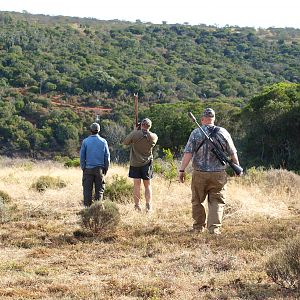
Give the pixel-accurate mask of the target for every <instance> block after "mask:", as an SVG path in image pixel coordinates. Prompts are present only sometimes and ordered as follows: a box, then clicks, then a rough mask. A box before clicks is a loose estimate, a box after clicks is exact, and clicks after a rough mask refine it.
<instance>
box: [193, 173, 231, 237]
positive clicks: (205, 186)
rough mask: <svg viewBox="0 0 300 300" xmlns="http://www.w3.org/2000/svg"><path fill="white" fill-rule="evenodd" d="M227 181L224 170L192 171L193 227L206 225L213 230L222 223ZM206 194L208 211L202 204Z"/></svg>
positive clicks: (199, 227)
mask: <svg viewBox="0 0 300 300" xmlns="http://www.w3.org/2000/svg"><path fill="white" fill-rule="evenodd" d="M226 183H227V174H226V172H225V171H224V172H202V171H197V170H194V171H193V177H192V184H191V188H192V216H193V219H194V224H193V228H195V229H199V230H201V229H203V228H205V226H206V222H207V228H208V230H209V231H213V230H214V229H216V228H219V227H220V226H221V225H222V218H223V211H224V205H225V191H226ZM206 196H207V203H208V211H207V214H206V209H205V206H204V201H205V199H206Z"/></svg>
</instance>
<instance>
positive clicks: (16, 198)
mask: <svg viewBox="0 0 300 300" xmlns="http://www.w3.org/2000/svg"><path fill="white" fill-rule="evenodd" d="M276 172H277V171H276V170H271V171H269V172H267V175H266V176H267V182H268V184H267V183H266V182H264V183H263V181H262V180H259V181H255V180H253V179H251V178H247V177H244V178H241V179H238V178H236V179H232V180H231V181H230V183H229V186H228V196H229V197H228V205H227V208H226V216H225V219H224V234H223V235H221V236H211V235H209V234H208V233H203V234H198V235H197V234H191V233H188V232H187V229H188V228H189V227H190V226H191V224H192V220H191V205H190V198H191V192H190V186H189V183H187V184H179V183H172V184H171V186H169V182H167V181H165V180H164V179H162V178H159V177H156V178H155V179H154V180H153V194H154V207H155V211H154V213H153V214H151V215H148V214H146V213H137V212H135V211H134V210H133V205H132V204H123V205H121V204H118V206H119V209H120V212H121V224H120V226H119V228H118V229H117V232H116V233H113V234H111V235H108V236H103V237H102V236H99V237H93V236H88V235H87V236H77V235H74V234H73V233H74V232H76V231H78V230H79V229H80V224H79V215H78V212H79V211H80V210H81V209H82V187H81V175H82V174H81V171H80V170H79V169H75V168H69V169H67V168H64V167H62V166H61V165H60V164H58V163H54V162H42V163H41V162H40V163H37V162H30V161H28V160H9V159H6V158H2V159H1V160H0V190H2V191H4V192H6V193H8V194H9V195H10V196H11V198H12V200H11V201H10V203H8V204H7V214H8V215H9V216H8V218H6V220H4V221H3V223H2V224H1V227H0V299H124V300H125V299H152V300H153V299H180V300H182V299H211V300H212V299H215V300H217V299H228V300H232V299H278V300H279V299H290V300H292V299H299V295H296V294H295V293H292V292H289V291H287V290H282V289H280V288H279V287H278V286H276V285H275V284H274V283H272V282H271V280H270V279H269V278H268V277H267V275H266V272H265V269H264V264H265V261H266V260H267V259H268V257H269V256H270V255H271V254H272V253H273V251H274V249H276V248H278V247H280V246H281V245H282V244H283V243H284V242H285V241H286V240H287V239H289V237H291V236H295V235H296V234H299V229H300V220H299V219H300V218H299V215H300V210H299V200H300V199H299V192H298V191H299V190H297V189H298V188H299V185H298V184H299V176H297V175H295V174H292V175H291V174H290V173H288V172H284V171H281V173H280V175H278V174H279V173H276ZM113 175H119V176H127V168H125V167H121V166H113V167H112V169H111V170H110V171H109V174H108V176H107V180H108V181H109V180H110V179H111V178H112V177H113ZM40 176H52V177H60V178H62V179H63V180H64V181H65V182H66V183H67V186H66V187H65V188H62V189H59V190H52V189H47V190H46V191H45V192H44V193H43V194H41V193H39V192H37V191H34V190H33V189H31V188H30V186H31V185H32V183H33V182H35V181H36V179H37V178H39V177H40ZM280 176H281V177H280ZM278 178H281V180H280V181H278ZM291 178H292V179H291ZM272 182H273V185H272ZM274 183H276V184H274ZM295 191H296V192H295ZM297 297H298V298H297Z"/></svg>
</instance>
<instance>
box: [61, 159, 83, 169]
mask: <svg viewBox="0 0 300 300" xmlns="http://www.w3.org/2000/svg"><path fill="white" fill-rule="evenodd" d="M64 166H65V167H67V168H71V167H79V166H80V159H79V158H73V159H71V158H70V159H68V160H67V161H66V162H65V163H64Z"/></svg>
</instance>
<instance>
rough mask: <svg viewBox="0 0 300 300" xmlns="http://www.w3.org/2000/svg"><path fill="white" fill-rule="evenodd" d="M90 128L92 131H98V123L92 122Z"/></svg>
mask: <svg viewBox="0 0 300 300" xmlns="http://www.w3.org/2000/svg"><path fill="white" fill-rule="evenodd" d="M90 129H91V131H93V132H99V131H100V125H99V124H98V123H93V124H92V125H91V126H90Z"/></svg>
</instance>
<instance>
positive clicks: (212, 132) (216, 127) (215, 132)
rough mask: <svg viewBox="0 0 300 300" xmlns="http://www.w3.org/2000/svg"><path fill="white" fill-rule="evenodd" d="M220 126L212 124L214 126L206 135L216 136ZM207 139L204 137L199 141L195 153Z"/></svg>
mask: <svg viewBox="0 0 300 300" xmlns="http://www.w3.org/2000/svg"><path fill="white" fill-rule="evenodd" d="M219 130H220V127H218V126H214V128H213V129H212V131H211V132H210V134H209V135H208V136H209V137H211V138H213V137H215V136H216V134H217V133H218V132H219ZM206 141H207V138H206V137H205V138H204V140H203V141H202V142H201V143H200V145H199V146H198V148H197V150H196V153H197V152H198V151H199V149H200V148H201V147H202V146H203V144H204V143H205V142H206Z"/></svg>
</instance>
